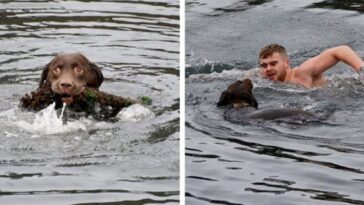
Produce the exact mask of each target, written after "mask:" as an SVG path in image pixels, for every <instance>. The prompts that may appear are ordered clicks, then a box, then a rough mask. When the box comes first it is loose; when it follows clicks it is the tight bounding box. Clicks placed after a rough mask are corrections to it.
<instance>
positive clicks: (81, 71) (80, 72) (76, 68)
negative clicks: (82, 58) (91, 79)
mask: <svg viewBox="0 0 364 205" xmlns="http://www.w3.org/2000/svg"><path fill="white" fill-rule="evenodd" d="M74 70H75V72H76V73H77V74H82V73H83V69H82V68H80V67H75V68H74Z"/></svg>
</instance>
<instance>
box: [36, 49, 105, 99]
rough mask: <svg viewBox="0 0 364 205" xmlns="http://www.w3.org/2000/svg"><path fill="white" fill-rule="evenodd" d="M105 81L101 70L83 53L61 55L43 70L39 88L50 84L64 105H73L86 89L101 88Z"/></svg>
mask: <svg viewBox="0 0 364 205" xmlns="http://www.w3.org/2000/svg"><path fill="white" fill-rule="evenodd" d="M103 80H104V77H103V75H102V72H101V69H100V68H99V67H97V66H96V65H95V64H94V63H92V62H90V61H89V60H88V59H87V58H86V57H85V56H84V55H82V54H81V53H61V54H58V55H57V56H56V57H54V58H53V60H51V62H49V63H48V64H47V65H46V66H45V68H44V69H43V73H42V77H41V80H40V82H39V87H42V86H43V85H44V84H45V83H46V84H49V85H50V86H51V89H52V91H53V92H55V93H57V94H59V95H60V96H61V99H62V101H63V102H64V103H66V104H72V103H73V100H74V99H73V97H74V96H77V95H79V94H80V93H82V92H83V91H84V89H85V87H90V88H99V87H100V85H101V84H102V82H103Z"/></svg>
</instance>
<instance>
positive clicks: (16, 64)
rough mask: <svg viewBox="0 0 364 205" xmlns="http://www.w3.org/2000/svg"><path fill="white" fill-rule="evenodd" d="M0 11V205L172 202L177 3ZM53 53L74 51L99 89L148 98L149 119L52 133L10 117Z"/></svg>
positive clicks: (18, 6) (45, 5)
mask: <svg viewBox="0 0 364 205" xmlns="http://www.w3.org/2000/svg"><path fill="white" fill-rule="evenodd" d="M0 8H1V9H0V17H1V18H0V19H1V20H0V47H1V49H0V86H1V90H2V92H1V93H0V130H1V132H0V156H1V157H0V184H1V188H0V203H1V204H14V205H15V204H24V203H25V202H26V204H37V205H39V204H95V203H97V204H153V203H154V204H178V202H179V200H178V199H179V191H178V190H179V159H178V156H179V154H178V147H179V145H178V144H179V127H178V126H179V93H178V89H179V88H178V87H179V85H178V79H179V76H178V75H179V74H178V73H179V68H178V65H179V64H178V62H179V59H178V58H179V16H178V15H179V2H178V1H164V0H161V1H154V0H152V1H148V0H146V1H116V0H115V1H93V0H89V1H81V0H80V1H46V0H42V1H36V0H34V1H31V0H30V1H22V0H16V1H2V2H1V3H0ZM59 52H81V53H83V54H84V55H85V56H87V57H88V58H89V59H90V60H91V61H92V62H94V63H96V64H97V65H98V66H99V67H101V68H102V71H103V74H104V77H105V80H104V83H103V84H102V86H101V87H100V89H101V90H103V91H106V92H109V93H112V94H115V95H121V96H124V97H130V98H137V97H139V96H143V95H147V96H149V97H150V98H151V99H152V100H153V103H152V105H150V106H146V107H145V109H146V110H149V111H151V112H152V113H153V115H148V116H144V117H143V116H142V117H140V116H139V117H137V118H134V119H130V118H125V115H123V116H124V117H122V116H119V118H118V119H116V120H113V121H96V120H94V119H92V118H80V119H73V120H71V121H70V122H68V124H67V126H65V127H62V128H61V129H58V128H59V126H60V125H58V126H54V127H53V128H52V126H51V127H49V126H50V125H49V123H50V121H49V123H48V121H47V120H44V119H45V118H42V116H39V113H33V112H28V111H22V110H20V109H19V108H18V104H19V101H18V100H19V98H20V97H21V96H22V95H24V94H25V93H27V92H30V91H32V90H35V89H36V87H37V84H38V81H39V79H40V75H41V72H42V69H43V67H44V66H45V65H46V64H47V63H48V62H49V61H50V60H51V59H52V58H53V56H55V55H56V54H57V53H59ZM139 111H140V109H139ZM142 111H143V109H142ZM153 116H154V117H153ZM37 117H38V118H37ZM43 117H44V116H43ZM37 119H40V121H37ZM42 123H43V124H42ZM47 127H48V128H50V129H46V128H47Z"/></svg>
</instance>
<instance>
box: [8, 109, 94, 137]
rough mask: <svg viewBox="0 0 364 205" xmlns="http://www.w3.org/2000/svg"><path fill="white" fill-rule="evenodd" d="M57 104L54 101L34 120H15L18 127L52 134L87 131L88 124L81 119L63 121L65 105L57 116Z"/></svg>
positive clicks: (35, 132)
mask: <svg viewBox="0 0 364 205" xmlns="http://www.w3.org/2000/svg"><path fill="white" fill-rule="evenodd" d="M55 106H56V105H55V103H53V104H51V105H50V106H48V107H47V108H45V109H43V110H41V111H40V112H39V113H37V114H36V115H35V118H34V121H33V122H27V121H24V120H20V121H17V122H15V124H16V125H17V126H18V127H20V128H22V129H24V130H26V131H28V132H31V133H34V134H46V135H51V134H58V133H68V132H75V131H80V130H82V131H87V129H86V126H85V125H84V124H83V123H82V122H81V121H74V122H67V123H63V119H62V118H63V112H64V109H65V105H63V108H62V113H61V115H60V117H58V116H57V111H56V110H55ZM34 136H38V135H34ZM34 136H33V137H34Z"/></svg>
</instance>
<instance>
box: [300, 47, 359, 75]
mask: <svg viewBox="0 0 364 205" xmlns="http://www.w3.org/2000/svg"><path fill="white" fill-rule="evenodd" d="M339 61H342V62H344V63H346V64H348V65H350V66H351V67H352V68H353V69H355V71H357V72H359V69H360V68H361V67H362V66H363V65H364V62H363V60H362V59H361V58H360V57H359V56H358V54H356V53H355V52H354V51H353V50H352V49H351V48H350V47H349V46H338V47H334V48H330V49H327V50H325V51H324V52H322V53H321V54H320V55H318V56H315V57H313V58H310V59H308V60H307V61H305V62H304V63H303V64H302V65H300V66H299V68H300V70H301V72H305V73H307V74H309V75H311V76H312V77H314V76H318V75H321V74H322V73H323V72H324V71H326V70H328V69H329V68H331V67H332V66H334V65H335V64H336V63H338V62H339Z"/></svg>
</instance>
